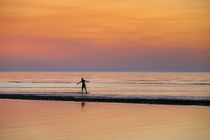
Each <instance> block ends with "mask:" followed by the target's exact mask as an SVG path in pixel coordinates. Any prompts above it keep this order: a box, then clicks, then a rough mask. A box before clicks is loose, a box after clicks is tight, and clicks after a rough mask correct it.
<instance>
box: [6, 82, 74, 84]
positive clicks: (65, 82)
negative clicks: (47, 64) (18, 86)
mask: <svg viewBox="0 0 210 140" xmlns="http://www.w3.org/2000/svg"><path fill="white" fill-rule="evenodd" d="M7 82H8V83H55V84H56V83H73V82H25V81H7Z"/></svg>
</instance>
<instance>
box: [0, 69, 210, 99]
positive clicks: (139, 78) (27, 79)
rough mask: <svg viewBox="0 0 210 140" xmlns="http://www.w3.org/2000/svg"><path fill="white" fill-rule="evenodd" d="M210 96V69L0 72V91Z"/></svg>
mask: <svg viewBox="0 0 210 140" xmlns="http://www.w3.org/2000/svg"><path fill="white" fill-rule="evenodd" d="M81 77H83V78H84V79H86V80H88V81H90V82H89V83H87V90H88V91H89V92H90V94H104V95H110V94H111V95H147V96H182V97H189V96H190V97H191V96H193V97H202V98H205V97H206V98H209V97H210V73H190V72H183V73H181V72H177V73H172V72H168V73H166V72H159V73H158V72H0V93H26V94H27V93H33V94H40V93H41V94H61V95H62V94H70V93H73V92H81V85H76V83H77V82H79V81H80V79H81Z"/></svg>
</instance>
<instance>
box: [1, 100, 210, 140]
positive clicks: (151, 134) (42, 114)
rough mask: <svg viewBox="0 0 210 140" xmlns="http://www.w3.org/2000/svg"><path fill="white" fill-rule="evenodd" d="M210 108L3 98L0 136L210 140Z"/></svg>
mask: <svg viewBox="0 0 210 140" xmlns="http://www.w3.org/2000/svg"><path fill="white" fill-rule="evenodd" d="M209 132H210V107H208V106H174V105H170V106H168V105H146V104H121V103H118V104H116V103H115V104H113V103H94V102H84V103H83V104H82V103H80V102H63V101H41V100H39V101H38V100H36V101H35V100H33V101H31V100H8V99H0V139H2V140H14V139H15V140H23V139H30V140H44V139H52V140H54V139H61V140H62V139H63V140H66V139H69V140H84V139H85V140H93V139H96V140H107V139H109V140H116V139H120V140H128V139H129V140H138V139H144V140H154V139H156V140H159V139H160V140H168V139H171V140H180V139H184V140H198V139H199V140H208V139H209V137H210V133H209Z"/></svg>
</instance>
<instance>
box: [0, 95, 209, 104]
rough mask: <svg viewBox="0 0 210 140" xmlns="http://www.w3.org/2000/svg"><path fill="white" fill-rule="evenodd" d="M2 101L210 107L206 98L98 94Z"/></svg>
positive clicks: (10, 97)
mask: <svg viewBox="0 0 210 140" xmlns="http://www.w3.org/2000/svg"><path fill="white" fill-rule="evenodd" d="M0 98H1V99H24V100H56V101H79V102H81V101H85V102H113V103H138V104H164V105H200V106H210V99H209V100H208V99H206V97H203V98H202V97H180V96H178V97H176V96H156V97H155V96H131V95H129V96H126V95H96V94H87V95H86V94H84V95H81V94H73V93H72V94H67V95H58V94H0Z"/></svg>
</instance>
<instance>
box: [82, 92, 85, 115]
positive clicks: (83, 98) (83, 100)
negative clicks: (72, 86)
mask: <svg viewBox="0 0 210 140" xmlns="http://www.w3.org/2000/svg"><path fill="white" fill-rule="evenodd" d="M84 107H85V96H84V95H83V93H82V111H83V110H84Z"/></svg>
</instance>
